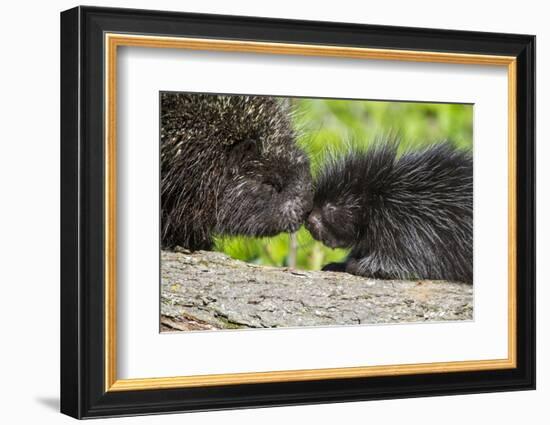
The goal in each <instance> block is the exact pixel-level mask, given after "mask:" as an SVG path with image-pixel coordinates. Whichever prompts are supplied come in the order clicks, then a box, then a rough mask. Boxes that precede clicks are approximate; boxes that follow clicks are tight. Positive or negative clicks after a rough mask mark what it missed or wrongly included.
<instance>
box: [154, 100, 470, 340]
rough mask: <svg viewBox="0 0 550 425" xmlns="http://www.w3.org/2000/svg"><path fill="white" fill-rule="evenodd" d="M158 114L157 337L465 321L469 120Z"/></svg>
mask: <svg viewBox="0 0 550 425" xmlns="http://www.w3.org/2000/svg"><path fill="white" fill-rule="evenodd" d="M159 103H160V162H161V164H160V174H161V175H160V208H161V212H160V216H161V217H160V229H161V232H160V239H161V241H160V242H161V254H160V260H161V262H160V264H161V305H160V322H161V323H160V328H161V332H178V331H203V330H228V329H263V328H288V327H304V326H343V325H368V324H390V323H392V324H396V323H418V322H437V321H465V320H472V319H473V284H474V282H473V210H472V209H473V154H472V152H473V105H471V104H459V103H453V104H451V103H425V102H410V101H402V102H399V101H391V102H390V101H379V100H355V99H353V100H350V99H328V98H327V99H325V98H300V97H275V96H263V95H262V96H259V95H242V94H208V93H187V92H161V93H160V102H159Z"/></svg>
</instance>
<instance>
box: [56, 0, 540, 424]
mask: <svg viewBox="0 0 550 425" xmlns="http://www.w3.org/2000/svg"><path fill="white" fill-rule="evenodd" d="M105 32H118V33H139V34H151V35H167V36H179V37H196V38H217V39H231V40H249V41H266V42H278V43H294V44H321V45H332V46H345V47H370V48H383V49H399V50H423V51H433V52H451V53H473V54H484V55H503V56H514V57H516V58H517V248H518V249H517V367H516V368H514V369H504V370H490V371H479V372H452V373H430V374H417V375H407V376H385V377H369V378H347V379H330V380H321V381H301V382H280V383H262V384H246V385H229V386H216V387H197V388H178V389H166V390H141V391H120V392H105V385H104V375H105V374H104V367H105V364H104V355H105V343H104V295H105V294H104V285H103V284H104V267H105V264H104V232H103V230H104V225H105V223H104V206H105V204H104V202H105V200H104V172H105V169H104V155H105V152H104V145H103V138H104V123H103V115H104V114H103V113H104V100H105V99H104V90H103V88H104V70H103V65H104V43H103V37H104V33H105ZM534 388H535V37H534V36H531V35H520V34H500V33H481V32H470V31H454V30H434V29H423V28H408V27H390V26H379V25H358V24H347V23H331V22H315V21H297V20H284V19H266V18H255V17H242V16H222V15H205V14H191V13H179V12H163V11H149V10H134V9H115V8H96V7H86V6H80V7H76V8H73V9H70V10H67V11H65V12H62V13H61V412H62V413H65V414H67V415H70V416H73V417H75V418H91V417H106V416H123V415H139V414H152V413H167V412H183V411H203V410H219V409H232V408H243V407H263V406H280V405H297V404H316V403H328V402H344V401H356V400H374V399H388V398H407V397H419V396H435V395H451V394H467V393H484V392H496V391H512V390H527V389H534Z"/></svg>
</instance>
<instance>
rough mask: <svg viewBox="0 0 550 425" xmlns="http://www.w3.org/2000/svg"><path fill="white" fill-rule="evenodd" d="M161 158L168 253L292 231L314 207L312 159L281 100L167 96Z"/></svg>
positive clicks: (164, 238) (164, 242)
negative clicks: (218, 240) (224, 238)
mask: <svg viewBox="0 0 550 425" xmlns="http://www.w3.org/2000/svg"><path fill="white" fill-rule="evenodd" d="M160 157H161V239H162V240H161V244H162V246H163V248H171V247H174V246H176V245H179V246H182V247H185V248H189V249H192V250H196V249H210V248H211V247H212V244H213V236H214V235H243V236H274V235H276V234H278V233H281V232H293V231H295V230H297V229H298V228H299V227H300V225H301V224H302V223H303V222H304V220H305V218H306V216H307V214H308V212H309V211H310V209H311V202H312V183H311V174H310V168H309V160H308V157H307V156H306V154H305V153H304V152H303V151H302V150H301V149H300V148H299V147H298V146H297V144H296V140H295V134H294V131H293V128H292V125H291V115H290V110H289V105H288V103H286V102H285V101H283V100H282V99H277V98H273V97H263V96H231V95H209V94H186V93H167V92H166V93H161V153H160Z"/></svg>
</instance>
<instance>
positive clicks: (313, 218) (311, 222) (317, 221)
mask: <svg viewBox="0 0 550 425" xmlns="http://www.w3.org/2000/svg"><path fill="white" fill-rule="evenodd" d="M305 226H306V229H307V230H308V231H309V232H310V233H311V234H312V236H313V237H314V238H315V239H317V240H319V238H320V236H321V214H320V213H319V211H318V210H313V211H312V212H311V213H310V214H309V216H308V217H307V220H306V223H305Z"/></svg>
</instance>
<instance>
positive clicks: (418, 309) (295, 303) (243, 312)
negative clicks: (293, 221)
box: [161, 250, 473, 331]
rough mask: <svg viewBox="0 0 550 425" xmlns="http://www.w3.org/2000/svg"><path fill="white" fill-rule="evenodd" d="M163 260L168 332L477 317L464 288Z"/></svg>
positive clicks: (202, 256)
mask: <svg viewBox="0 0 550 425" xmlns="http://www.w3.org/2000/svg"><path fill="white" fill-rule="evenodd" d="M161 258H162V268H161V270H162V271H161V329H162V330H163V331H181V330H185V331H189V330H213V329H238V328H279V327H301V326H331V325H367V324H380V323H410V322H427V321H429V322H434V321H449V320H451V321H452V320H472V319H473V288H472V285H468V284H464V283H454V282H444V281H418V280H414V281H397V280H374V279H367V278H363V277H358V276H353V275H350V274H347V273H333V272H323V271H302V270H294V269H290V268H276V267H264V266H257V265H254V264H249V263H244V262H242V261H238V260H234V259H231V258H229V257H228V256H227V255H225V254H222V253H219V252H207V251H197V252H194V253H191V252H189V251H186V250H179V252H168V251H163V252H162V255H161Z"/></svg>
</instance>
